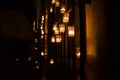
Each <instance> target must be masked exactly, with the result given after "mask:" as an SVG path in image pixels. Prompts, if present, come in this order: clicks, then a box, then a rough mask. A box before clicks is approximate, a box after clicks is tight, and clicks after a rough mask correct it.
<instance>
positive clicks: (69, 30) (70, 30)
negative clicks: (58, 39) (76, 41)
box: [68, 26, 75, 37]
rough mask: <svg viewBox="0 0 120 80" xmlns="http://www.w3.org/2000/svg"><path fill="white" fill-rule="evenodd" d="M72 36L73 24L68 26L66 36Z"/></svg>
mask: <svg viewBox="0 0 120 80" xmlns="http://www.w3.org/2000/svg"><path fill="white" fill-rule="evenodd" d="M74 36H75V31H74V26H68V37H74Z"/></svg>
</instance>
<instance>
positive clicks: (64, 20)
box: [63, 13, 69, 23]
mask: <svg viewBox="0 0 120 80" xmlns="http://www.w3.org/2000/svg"><path fill="white" fill-rule="evenodd" d="M68 22H69V13H66V14H64V15H63V23H68Z"/></svg>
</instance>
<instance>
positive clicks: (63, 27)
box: [59, 24, 65, 33]
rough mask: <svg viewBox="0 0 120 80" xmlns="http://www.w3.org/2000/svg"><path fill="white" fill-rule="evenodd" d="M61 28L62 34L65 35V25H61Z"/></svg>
mask: <svg viewBox="0 0 120 80" xmlns="http://www.w3.org/2000/svg"><path fill="white" fill-rule="evenodd" d="M59 27H60V32H61V33H64V32H65V24H59Z"/></svg>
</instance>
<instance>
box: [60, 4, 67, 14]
mask: <svg viewBox="0 0 120 80" xmlns="http://www.w3.org/2000/svg"><path fill="white" fill-rule="evenodd" d="M65 11H66V10H65V6H64V5H62V6H61V8H60V13H61V14H63V13H65Z"/></svg>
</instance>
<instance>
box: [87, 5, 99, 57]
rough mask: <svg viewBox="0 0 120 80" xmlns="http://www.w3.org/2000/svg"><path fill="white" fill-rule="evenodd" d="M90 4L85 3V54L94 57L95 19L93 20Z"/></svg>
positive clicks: (95, 48) (93, 14)
mask: <svg viewBox="0 0 120 80" xmlns="http://www.w3.org/2000/svg"><path fill="white" fill-rule="evenodd" d="M92 10H93V8H92V7H91V5H87V4H86V36H87V56H88V57H89V58H96V50H97V47H96V46H97V44H96V34H97V33H96V27H97V26H98V25H97V20H95V17H94V16H95V15H96V14H95V13H94V12H93V11H92Z"/></svg>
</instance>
